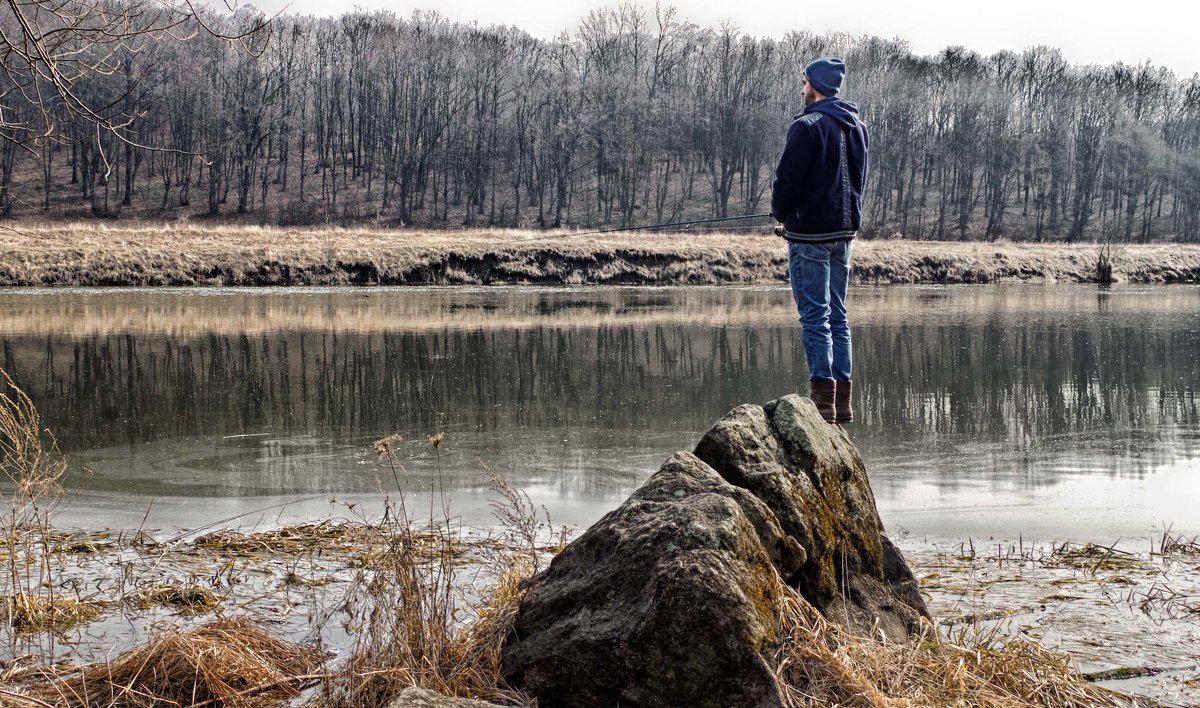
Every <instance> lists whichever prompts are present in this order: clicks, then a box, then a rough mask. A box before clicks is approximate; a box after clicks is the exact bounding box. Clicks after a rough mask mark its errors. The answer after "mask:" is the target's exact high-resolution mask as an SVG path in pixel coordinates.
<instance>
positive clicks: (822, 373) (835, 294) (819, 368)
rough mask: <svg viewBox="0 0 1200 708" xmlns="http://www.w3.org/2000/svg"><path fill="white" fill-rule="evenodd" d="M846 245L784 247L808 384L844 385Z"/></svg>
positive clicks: (847, 375) (845, 242) (847, 336)
mask: <svg viewBox="0 0 1200 708" xmlns="http://www.w3.org/2000/svg"><path fill="white" fill-rule="evenodd" d="M851 243H852V242H851V241H850V240H842V241H831V242H829V243H789V244H788V278H789V279H790V280H791V281H792V297H794V298H796V309H797V310H799V311H800V327H801V329H802V330H803V334H802V335H801V338H802V341H803V342H804V357H805V358H806V359H807V360H808V378H809V379H810V380H816V379H823V380H826V381H828V380H831V379H832V380H836V381H849V380H850V372H851V355H850V322H849V321H848V320H847V319H846V286H848V285H849V284H850V244H851Z"/></svg>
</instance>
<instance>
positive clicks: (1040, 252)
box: [0, 224, 1200, 287]
mask: <svg viewBox="0 0 1200 708" xmlns="http://www.w3.org/2000/svg"><path fill="white" fill-rule="evenodd" d="M1101 250H1102V249H1101V247H1100V246H1099V245H1097V244H1028V243H1010V242H1000V243H957V242H934V241H905V240H883V241H880V240H867V239H860V240H859V241H857V242H856V244H855V251H854V274H853V278H854V280H855V281H856V282H858V283H875V284H901V283H945V284H956V283H997V282H1020V281H1038V282H1041V281H1057V282H1079V283H1089V282H1097V280H1098V271H1097V262H1098V260H1099V259H1100V256H1101ZM1109 255H1110V257H1111V261H1112V271H1113V277H1114V279H1115V280H1116V281H1118V282H1134V283H1196V282H1200V245H1181V244H1154V245H1124V246H1120V247H1117V248H1116V249H1115V250H1113V251H1112V252H1111V253H1110V254H1109ZM786 279H787V276H786V248H785V244H784V243H783V242H782V241H781V240H780V239H778V238H777V237H774V236H771V235H769V234H754V235H747V234H746V233H745V232H742V233H726V234H721V233H702V234H701V233H678V234H662V233H654V234H648V233H638V232H634V233H623V234H593V235H577V234H572V233H570V232H560V233H551V232H541V231H473V232H471V233H467V234H464V233H457V232H449V231H440V232H420V231H396V230H366V229H322V230H317V229H284V228H275V227H261V228H259V227H217V228H207V227H202V226H192V225H186V224H185V225H167V226H119V227H114V226H97V225H95V224H76V225H70V224H67V225H60V224H54V225H15V226H9V227H7V230H6V231H5V232H4V233H3V235H2V236H0V286H76V287H78V286H146V285H176V286H179V285H208V286H218V285H225V286H286V285H524V284H532V285H582V284H597V285H717V284H771V283H784V282H786Z"/></svg>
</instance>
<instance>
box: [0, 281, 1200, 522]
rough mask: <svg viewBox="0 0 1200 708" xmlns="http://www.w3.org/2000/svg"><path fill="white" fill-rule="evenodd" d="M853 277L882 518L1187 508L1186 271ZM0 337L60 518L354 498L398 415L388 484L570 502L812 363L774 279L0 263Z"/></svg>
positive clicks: (1191, 467)
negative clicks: (869, 281)
mask: <svg viewBox="0 0 1200 708" xmlns="http://www.w3.org/2000/svg"><path fill="white" fill-rule="evenodd" d="M850 305H851V317H852V324H853V326H854V353H855V357H856V361H855V366H856V368H855V380H856V390H855V395H856V401H855V403H856V414H857V417H858V419H857V422H856V423H854V424H853V426H851V427H850V435H851V438H852V439H853V441H854V442H855V444H856V445H858V447H859V449H860V450H861V452H862V454H863V457H864V458H865V460H866V463H867V469H868V472H869V474H870V476H871V480H872V484H873V486H874V490H875V494H876V500H877V503H878V506H879V508H880V512H881V515H882V517H883V519H884V522H885V524H886V525H887V527H888V529H889V530H890V531H892V532H893V533H905V534H916V535H921V536H931V537H936V538H944V539H963V538H969V537H970V538H983V537H996V538H1004V539H1015V538H1018V537H1021V538H1025V539H1028V538H1057V539H1087V540H1097V541H1102V540H1108V541H1114V540H1116V539H1117V538H1129V537H1136V536H1142V537H1149V536H1152V535H1154V534H1155V533H1160V534H1161V531H1162V529H1163V527H1164V524H1169V525H1173V528H1174V530H1175V531H1177V532H1191V533H1197V532H1200V511H1198V510H1200V399H1198V397H1197V392H1198V389H1200V287H1196V286H1186V285H1177V286H1116V287H1111V288H1096V287H1090V286H1079V285H1055V284H1044V285H1043V284H1038V285H1029V284H1022V285H983V286H886V287H860V288H856V289H854V290H853V291H852V294H851V303H850ZM0 344H2V347H3V367H4V368H5V369H6V370H7V371H8V372H9V373H10V375H12V377H13V378H14V379H15V380H16V381H17V383H18V384H19V385H21V386H22V387H23V388H24V389H25V390H26V391H27V392H28V393H29V394H30V396H31V397H32V399H33V401H34V402H35V404H36V405H37V407H38V409H39V411H40V412H41V415H42V418H43V423H44V424H45V425H46V426H47V427H48V428H50V429H51V430H52V431H53V432H54V434H55V435H56V436H57V439H58V442H59V445H60V447H61V449H62V450H63V451H64V452H65V453H66V454H67V455H68V456H69V457H70V458H71V460H72V463H73V466H72V471H71V473H70V474H69V476H68V478H67V489H68V503H67V504H66V505H65V506H64V507H63V508H62V510H61V511H60V512H59V513H58V516H57V519H56V522H57V523H58V524H60V525H63V526H67V527H78V528H89V529H94V528H137V527H139V526H143V525H149V526H151V527H155V528H189V527H195V526H199V525H203V524H208V523H212V522H214V521H220V520H222V519H227V518H229V517H234V516H237V515H240V514H246V515H245V516H242V517H240V518H239V519H238V520H237V522H236V523H259V522H262V521H264V519H265V520H268V521H272V522H277V521H281V520H293V519H304V518H312V517H319V516H321V515H323V514H326V513H328V510H329V499H330V498H333V497H336V498H338V499H340V500H342V501H347V500H350V501H354V502H357V501H362V502H364V503H371V502H372V501H373V500H376V499H378V498H379V496H380V495H381V494H382V493H386V492H387V491H388V490H389V489H390V488H392V487H393V486H394V484H395V483H394V482H393V478H392V476H391V473H390V471H388V470H387V467H386V466H385V465H383V464H382V463H380V462H378V461H377V460H375V459H374V457H373V456H372V454H371V450H370V447H371V442H372V441H374V440H375V439H377V438H381V437H384V436H386V435H389V434H393V433H395V434H399V435H401V436H402V438H403V440H402V442H400V443H398V444H397V446H396V449H397V453H398V456H399V459H400V462H401V463H402V464H403V467H404V469H403V474H402V476H401V484H403V485H404V486H405V487H406V488H407V489H406V491H407V492H409V493H411V494H415V495H421V494H428V492H429V490H430V489H432V488H439V487H440V488H441V489H443V490H445V493H446V494H448V495H449V497H450V499H451V502H452V511H454V512H455V513H456V514H458V515H460V518H461V519H463V520H464V522H466V523H468V524H487V523H489V520H490V517H489V508H488V504H487V502H488V500H489V499H491V498H493V496H494V495H493V494H492V492H491V490H490V488H489V484H488V471H489V470H490V471H492V472H495V473H497V474H499V475H501V476H503V477H504V478H505V479H507V480H508V481H509V482H510V483H511V484H512V485H514V486H516V487H518V488H520V489H522V490H524V491H525V492H527V493H528V494H529V495H530V497H531V498H532V499H533V501H535V502H536V503H537V504H540V505H544V506H545V507H546V509H547V511H548V512H549V514H550V516H551V518H552V519H553V520H554V521H556V522H560V523H568V524H571V525H574V526H576V527H578V526H585V525H587V524H589V523H591V522H592V521H594V520H595V519H597V518H599V516H600V515H602V514H603V513H604V512H605V511H607V510H609V509H611V508H613V507H615V506H616V505H617V504H618V503H619V502H620V501H621V500H622V499H623V498H624V497H625V496H626V495H627V494H628V493H629V492H630V491H632V490H633V489H634V488H635V487H636V486H637V485H638V484H639V483H640V482H641V481H642V480H644V479H645V478H646V477H647V476H648V475H650V474H651V473H653V471H654V470H655V469H657V467H658V465H659V464H660V463H661V462H662V461H663V460H665V459H666V458H667V456H668V455H669V454H670V453H671V452H672V451H675V450H682V449H690V448H691V447H692V446H693V445H694V443H695V441H696V440H697V439H698V437H699V436H700V435H701V434H702V433H703V432H704V431H705V430H706V429H707V428H708V426H709V425H711V424H712V423H713V422H714V421H715V420H716V419H718V418H719V417H720V416H721V415H723V414H724V413H725V412H726V411H728V410H729V409H730V408H732V407H733V406H736V405H738V404H740V403H744V402H755V403H764V402H766V401H769V400H771V399H773V398H777V397H779V396H782V395H786V394H788V393H792V392H804V391H805V390H806V381H805V379H806V370H805V364H804V355H803V350H802V348H801V346H800V342H799V330H798V327H797V324H796V315H795V309H794V306H793V304H792V303H791V299H790V293H789V292H788V290H787V289H786V288H781V287H765V288H754V287H694V288H687V287H684V288H666V289H656V288H644V287H642V288H595V287H591V288H552V289H542V288H408V289H406V288H394V289H393V288H370V289H361V288H359V289H356V288H336V289H315V288H313V289H307V288H305V289H153V290H124V289H118V290H102V289H81V290H67V289H53V290H48V289H12V290H2V291H0ZM436 433H445V439H444V442H443V444H442V445H441V446H440V447H439V448H437V449H434V447H433V446H432V445H430V444H429V442H428V437H429V436H431V435H434V434H436ZM277 505H282V506H277ZM267 507H271V509H269V510H268V511H264V512H261V513H258V514H257V515H256V514H253V513H249V514H248V513H247V512H254V511H256V510H260V509H265V508H267Z"/></svg>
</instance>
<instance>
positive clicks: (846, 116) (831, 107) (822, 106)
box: [800, 96, 862, 130]
mask: <svg viewBox="0 0 1200 708" xmlns="http://www.w3.org/2000/svg"><path fill="white" fill-rule="evenodd" d="M808 113H823V114H825V115H827V116H829V117H830V118H832V119H834V120H835V121H837V123H838V125H840V126H841V127H843V128H846V129H847V130H850V129H853V128H856V127H857V126H859V125H861V124H862V121H860V120H859V118H858V106H856V105H854V104H853V103H850V102H849V101H843V100H842V99H840V98H838V97H836V96H833V97H830V98H822V99H821V100H820V101H817V102H816V103H812V104H809V105H807V106H805V107H804V110H803V111H802V112H801V113H800V115H805V114H808Z"/></svg>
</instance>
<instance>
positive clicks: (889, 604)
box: [502, 396, 926, 708]
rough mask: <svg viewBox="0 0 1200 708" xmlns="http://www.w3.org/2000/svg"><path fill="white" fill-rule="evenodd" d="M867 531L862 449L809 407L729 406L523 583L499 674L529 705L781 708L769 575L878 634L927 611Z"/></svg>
mask: <svg viewBox="0 0 1200 708" xmlns="http://www.w3.org/2000/svg"><path fill="white" fill-rule="evenodd" d="M881 532H882V524H881V523H880V520H879V515H878V513H877V512H876V510H875V500H874V497H873V495H872V493H871V488H870V485H869V483H868V481H867V477H866V472H865V470H864V468H863V464H862V460H861V458H860V457H859V455H858V453H857V451H855V449H854V447H853V445H851V444H850V441H849V439H848V438H847V437H846V435H845V433H844V432H843V431H842V430H841V429H840V428H833V427H831V426H829V425H827V424H826V423H825V422H824V421H822V420H821V418H820V415H819V414H818V413H817V410H816V408H815V406H813V404H812V402H811V401H809V400H808V399H802V398H799V397H798V396H788V397H786V398H782V399H779V400H778V401H773V402H772V403H769V404H767V406H765V407H760V406H752V405H745V406H740V407H738V408H736V409H734V410H733V411H731V412H730V413H729V414H728V415H726V416H725V417H724V418H722V419H721V420H720V421H719V422H718V423H717V424H716V425H715V426H713V428H712V429H711V430H710V431H709V432H708V433H706V434H705V435H704V437H703V439H702V440H701V441H700V443H699V445H698V446H697V447H696V451H695V454H692V453H686V452H680V453H676V454H675V455H674V456H672V457H671V458H670V459H669V460H667V462H666V463H665V464H664V465H663V466H662V468H661V469H659V471H658V472H656V473H655V474H654V475H653V476H652V477H651V478H650V479H649V480H648V481H647V482H646V483H645V484H644V485H642V487H641V488H639V489H638V490H637V491H635V492H634V493H633V495H632V496H630V497H629V499H627V500H626V501H625V502H624V503H623V504H622V505H621V506H620V507H618V508H617V509H616V510H615V511H613V512H611V513H609V514H608V515H606V516H605V517H604V518H603V519H601V520H600V521H598V522H597V523H596V524H595V525H594V526H592V527H591V528H590V529H588V530H587V531H586V532H585V533H584V534H583V535H582V536H580V537H579V538H578V539H577V540H576V541H575V542H574V543H572V544H571V545H569V546H568V547H567V548H566V549H565V550H564V551H563V552H562V553H561V554H559V555H558V557H556V558H555V559H554V561H553V562H552V563H551V565H550V567H549V568H548V569H547V570H546V571H545V572H544V573H542V574H541V575H540V576H538V577H537V578H536V579H535V581H534V583H535V584H534V586H533V587H532V589H531V590H530V591H529V593H528V595H527V596H526V598H525V599H524V601H523V602H522V603H521V608H520V611H519V613H518V616H517V619H516V623H515V625H514V628H513V632H512V634H511V635H510V636H509V638H508V641H507V642H506V644H505V647H504V652H503V661H502V672H503V674H504V678H505V679H506V680H507V681H508V682H509V683H511V684H512V685H514V686H518V687H520V688H523V689H524V690H526V691H528V692H529V693H530V694H531V695H533V696H535V697H536V698H537V699H538V702H539V705H541V706H543V708H554V707H556V706H618V705H620V706H681V705H688V706H735V705H736V706H779V705H783V698H782V695H781V692H780V688H779V686H778V685H777V683H776V680H775V678H774V673H773V668H774V667H773V666H772V665H771V662H770V660H769V657H770V656H772V654H773V650H774V649H775V648H776V645H777V644H776V643H777V638H776V630H777V626H778V621H779V617H778V614H777V613H778V611H779V607H780V600H781V596H782V594H783V593H785V592H788V593H790V592H791V591H789V590H788V589H787V588H786V587H785V586H784V583H786V584H788V585H791V586H792V587H794V588H795V589H796V590H797V591H798V592H799V594H800V595H801V596H802V597H803V598H804V599H806V600H808V601H809V602H810V603H812V604H813V605H814V606H815V607H816V608H817V609H818V610H819V611H821V612H822V613H823V614H824V615H825V616H826V617H827V618H828V619H830V620H831V621H834V622H839V623H842V624H844V625H846V626H848V627H849V628H850V629H851V630H854V631H857V632H859V633H864V634H865V633H872V634H873V635H876V636H877V635H878V634H880V633H882V634H884V635H886V637H887V638H888V639H891V640H900V639H904V638H907V636H908V634H909V632H910V631H912V629H914V628H915V626H916V625H917V622H918V620H919V618H920V617H921V616H922V615H925V614H926V610H925V606H924V603H923V601H922V600H921V596H920V594H919V593H918V592H917V587H916V582H915V580H914V579H913V576H912V573H911V572H910V571H909V570H908V567H907V566H906V565H905V563H904V560H903V558H902V557H901V556H900V553H899V551H897V550H896V549H895V548H894V547H893V546H892V545H891V544H890V543H889V542H888V541H887V539H886V538H885V537H884V536H883V535H882V533H881ZM781 580H782V581H784V582H781Z"/></svg>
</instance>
